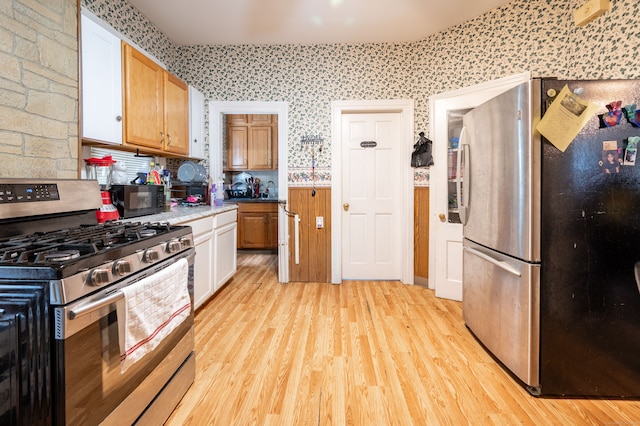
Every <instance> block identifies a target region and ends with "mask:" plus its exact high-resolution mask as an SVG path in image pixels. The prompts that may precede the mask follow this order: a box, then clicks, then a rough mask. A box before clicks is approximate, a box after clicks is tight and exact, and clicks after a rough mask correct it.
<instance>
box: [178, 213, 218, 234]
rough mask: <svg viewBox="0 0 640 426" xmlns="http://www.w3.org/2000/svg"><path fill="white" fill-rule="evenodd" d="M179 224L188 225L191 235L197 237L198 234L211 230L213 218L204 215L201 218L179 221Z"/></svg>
mask: <svg viewBox="0 0 640 426" xmlns="http://www.w3.org/2000/svg"><path fill="white" fill-rule="evenodd" d="M180 225H186V226H190V227H191V232H192V233H193V236H194V237H197V236H198V235H200V234H204V233H207V232H211V231H212V230H213V218H212V217H205V218H203V219H197V220H192V221H189V222H184V223H180Z"/></svg>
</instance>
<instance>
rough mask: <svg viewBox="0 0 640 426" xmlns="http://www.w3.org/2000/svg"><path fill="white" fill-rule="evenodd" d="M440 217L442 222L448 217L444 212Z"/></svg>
mask: <svg viewBox="0 0 640 426" xmlns="http://www.w3.org/2000/svg"><path fill="white" fill-rule="evenodd" d="M438 217H439V218H440V222H444V220H445V219H446V218H447V217H446V216H445V215H444V213H440V214H439V215H438Z"/></svg>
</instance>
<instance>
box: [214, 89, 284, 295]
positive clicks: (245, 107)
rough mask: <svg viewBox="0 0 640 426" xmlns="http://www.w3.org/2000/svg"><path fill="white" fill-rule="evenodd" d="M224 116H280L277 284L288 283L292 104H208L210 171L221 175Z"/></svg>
mask: <svg viewBox="0 0 640 426" xmlns="http://www.w3.org/2000/svg"><path fill="white" fill-rule="evenodd" d="M225 114H277V115H278V205H279V206H280V207H279V208H278V281H279V282H281V283H287V282H289V255H288V253H289V239H288V237H287V236H288V235H289V221H288V220H287V216H286V213H285V211H284V206H286V203H287V200H288V197H289V182H288V173H287V172H288V170H289V166H288V157H289V154H288V143H287V141H288V140H289V104H288V103H287V102H258V101H224V102H221V101H209V172H210V174H211V176H221V175H222V172H223V169H222V154H223V149H222V144H223V142H224V116H225Z"/></svg>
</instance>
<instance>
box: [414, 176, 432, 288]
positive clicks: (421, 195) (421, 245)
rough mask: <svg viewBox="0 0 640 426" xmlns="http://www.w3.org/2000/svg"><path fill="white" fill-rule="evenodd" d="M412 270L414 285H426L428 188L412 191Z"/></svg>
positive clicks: (427, 276) (427, 268)
mask: <svg viewBox="0 0 640 426" xmlns="http://www.w3.org/2000/svg"><path fill="white" fill-rule="evenodd" d="M413 220H414V222H413V223H414V225H413V226H414V240H413V241H414V246H413V265H414V266H413V268H414V276H415V281H416V284H420V285H427V279H428V278H429V187H428V186H427V187H416V188H415V190H414V218H413Z"/></svg>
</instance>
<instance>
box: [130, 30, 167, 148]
mask: <svg viewBox="0 0 640 426" xmlns="http://www.w3.org/2000/svg"><path fill="white" fill-rule="evenodd" d="M122 52H123V61H122V62H123V64H124V73H123V75H124V78H123V85H124V111H125V113H124V120H125V125H124V143H125V144H126V145H136V146H142V147H149V148H155V149H162V144H163V142H164V141H163V135H162V132H163V130H164V99H163V89H162V86H163V84H164V72H165V71H164V70H163V69H162V68H161V67H160V65H158V64H156V63H155V62H153V61H152V60H151V59H149V58H148V57H146V56H145V55H143V54H142V53H140V52H138V51H137V50H136V49H134V48H133V47H131V46H130V45H128V44H127V43H124V42H123V44H122Z"/></svg>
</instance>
